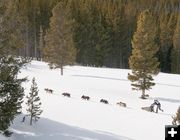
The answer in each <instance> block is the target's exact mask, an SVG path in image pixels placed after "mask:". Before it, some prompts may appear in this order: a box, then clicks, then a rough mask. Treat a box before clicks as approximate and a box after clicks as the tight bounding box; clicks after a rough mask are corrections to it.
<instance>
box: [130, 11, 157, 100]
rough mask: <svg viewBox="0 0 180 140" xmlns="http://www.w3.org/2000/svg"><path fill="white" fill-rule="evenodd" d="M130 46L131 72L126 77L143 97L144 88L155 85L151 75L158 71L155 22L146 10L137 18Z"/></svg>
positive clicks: (147, 88)
mask: <svg viewBox="0 0 180 140" xmlns="http://www.w3.org/2000/svg"><path fill="white" fill-rule="evenodd" d="M132 47H133V50H132V55H131V56H130V58H129V65H130V68H131V69H132V74H128V79H129V80H130V81H131V82H132V84H131V85H132V87H133V88H132V89H133V90H141V91H142V96H141V97H142V98H145V96H146V95H145V90H149V89H151V87H152V86H154V85H155V83H153V82H152V81H153V77H152V76H153V75H157V74H158V72H159V68H158V66H159V62H158V59H157V58H156V57H155V55H156V53H157V51H158V49H159V47H158V43H157V29H156V22H155V20H154V18H153V15H152V14H151V13H150V12H149V11H148V10H145V11H143V12H142V13H141V14H140V16H139V18H138V23H137V31H136V32H135V34H134V36H133V40H132Z"/></svg>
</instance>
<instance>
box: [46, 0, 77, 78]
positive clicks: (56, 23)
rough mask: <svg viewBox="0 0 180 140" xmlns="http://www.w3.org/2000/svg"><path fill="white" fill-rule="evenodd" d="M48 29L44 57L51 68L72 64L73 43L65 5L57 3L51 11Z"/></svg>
mask: <svg viewBox="0 0 180 140" xmlns="http://www.w3.org/2000/svg"><path fill="white" fill-rule="evenodd" d="M52 13H53V17H52V18H51V22H50V29H49V31H48V32H47V34H46V36H45V45H46V47H45V49H44V56H45V59H46V60H47V61H48V62H49V65H50V67H51V68H61V75H63V66H65V65H69V64H73V62H74V61H75V55H76V50H75V48H74V43H73V34H72V23H73V22H72V20H71V19H70V11H69V9H68V8H67V5H66V4H65V3H63V2H59V3H58V4H57V5H56V7H55V8H54V9H53V11H52Z"/></svg>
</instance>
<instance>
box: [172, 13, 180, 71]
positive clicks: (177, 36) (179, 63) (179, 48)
mask: <svg viewBox="0 0 180 140" xmlns="http://www.w3.org/2000/svg"><path fill="white" fill-rule="evenodd" d="M171 71H172V73H178V74H180V14H179V16H178V21H177V25H176V29H175V32H174V36H173V49H172V53H171Z"/></svg>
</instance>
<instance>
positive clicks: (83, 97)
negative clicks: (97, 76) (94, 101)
mask: <svg viewBox="0 0 180 140" xmlns="http://www.w3.org/2000/svg"><path fill="white" fill-rule="evenodd" d="M81 99H84V100H88V101H89V100H90V97H89V96H85V95H83V96H81Z"/></svg>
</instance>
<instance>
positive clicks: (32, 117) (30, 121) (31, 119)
mask: <svg viewBox="0 0 180 140" xmlns="http://www.w3.org/2000/svg"><path fill="white" fill-rule="evenodd" d="M32 119H33V116H32V114H31V118H30V125H32Z"/></svg>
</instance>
